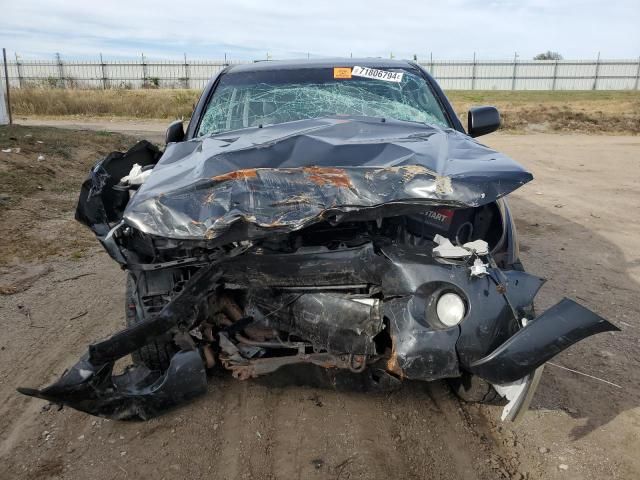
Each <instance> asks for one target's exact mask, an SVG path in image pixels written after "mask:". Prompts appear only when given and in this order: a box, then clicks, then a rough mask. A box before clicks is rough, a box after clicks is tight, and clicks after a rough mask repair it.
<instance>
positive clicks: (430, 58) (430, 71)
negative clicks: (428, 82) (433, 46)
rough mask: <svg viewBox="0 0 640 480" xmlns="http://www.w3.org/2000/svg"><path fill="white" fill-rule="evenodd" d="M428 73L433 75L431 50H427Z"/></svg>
mask: <svg viewBox="0 0 640 480" xmlns="http://www.w3.org/2000/svg"><path fill="white" fill-rule="evenodd" d="M429 74H430V75H431V76H433V52H429Z"/></svg>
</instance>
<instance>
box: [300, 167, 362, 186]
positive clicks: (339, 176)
mask: <svg viewBox="0 0 640 480" xmlns="http://www.w3.org/2000/svg"><path fill="white" fill-rule="evenodd" d="M303 171H304V173H305V174H306V175H307V177H308V178H309V180H311V181H312V182H313V183H315V184H316V185H320V186H324V185H334V186H336V187H341V188H351V179H350V178H349V175H347V173H346V172H345V171H344V169H342V168H333V167H304V168H303Z"/></svg>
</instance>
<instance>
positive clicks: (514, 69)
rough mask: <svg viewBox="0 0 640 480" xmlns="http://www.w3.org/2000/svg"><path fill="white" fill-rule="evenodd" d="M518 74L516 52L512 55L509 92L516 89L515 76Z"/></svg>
mask: <svg viewBox="0 0 640 480" xmlns="http://www.w3.org/2000/svg"><path fill="white" fill-rule="evenodd" d="M517 73H518V52H516V53H515V54H514V55H513V76H512V78H511V90H515V89H516V74H517Z"/></svg>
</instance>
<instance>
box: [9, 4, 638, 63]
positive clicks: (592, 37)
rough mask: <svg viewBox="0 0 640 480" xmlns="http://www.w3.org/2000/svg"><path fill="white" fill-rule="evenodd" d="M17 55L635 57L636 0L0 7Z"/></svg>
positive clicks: (72, 56)
mask: <svg viewBox="0 0 640 480" xmlns="http://www.w3.org/2000/svg"><path fill="white" fill-rule="evenodd" d="M0 47H6V48H7V51H8V54H9V55H11V56H13V55H14V53H18V54H19V55H20V57H22V58H24V59H29V58H53V57H54V55H55V53H60V54H61V55H62V57H63V58H67V59H78V58H97V57H98V56H99V54H100V53H102V55H103V56H104V58H106V59H123V58H136V57H138V58H139V57H140V55H141V54H144V55H145V56H146V57H147V58H150V59H178V58H182V57H183V55H184V54H186V55H187V57H188V58H192V59H221V58H224V56H225V54H226V56H227V58H228V59H231V60H233V59H236V60H254V59H264V58H266V57H267V55H269V56H270V57H271V58H275V59H277V58H300V57H307V56H310V57H321V56H342V57H348V56H350V55H353V56H354V57H363V56H381V57H389V56H391V55H393V56H394V57H396V58H412V57H413V55H417V56H418V58H419V59H422V60H424V59H428V58H429V57H430V55H433V58H434V59H436V60H438V59H439V60H448V59H451V60H461V59H470V58H472V57H473V54H474V52H475V54H476V56H477V58H479V59H487V60H488V59H506V58H513V56H514V55H515V54H516V53H517V55H518V56H519V58H521V59H528V58H532V57H533V56H534V55H535V54H537V53H540V52H543V51H547V50H553V51H557V52H559V53H561V54H562V55H563V57H564V58H567V59H592V58H595V57H596V56H597V54H598V52H600V55H601V57H602V58H609V59H611V58H638V57H639V56H640V0H615V1H608V2H604V1H595V0H439V1H433V0H414V1H407V0H316V1H308V0H295V1H292V0H278V1H271V0H218V1H216V0H209V1H202V0H188V1H186V2H179V1H176V0H154V1H146V0H143V1H137V0H128V1H121V0H101V1H96V0H82V1H80V0H40V1H30V0H21V1H16V0H0Z"/></svg>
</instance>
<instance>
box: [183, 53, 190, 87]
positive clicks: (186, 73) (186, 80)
mask: <svg viewBox="0 0 640 480" xmlns="http://www.w3.org/2000/svg"><path fill="white" fill-rule="evenodd" d="M184 86H185V88H190V86H189V64H188V63H187V53H186V52H185V54H184Z"/></svg>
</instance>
